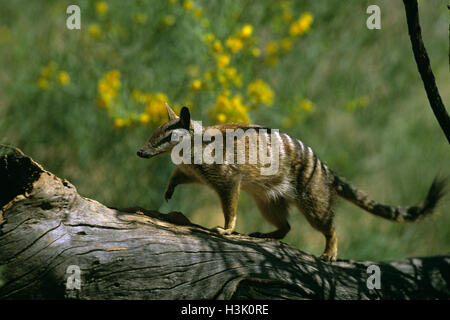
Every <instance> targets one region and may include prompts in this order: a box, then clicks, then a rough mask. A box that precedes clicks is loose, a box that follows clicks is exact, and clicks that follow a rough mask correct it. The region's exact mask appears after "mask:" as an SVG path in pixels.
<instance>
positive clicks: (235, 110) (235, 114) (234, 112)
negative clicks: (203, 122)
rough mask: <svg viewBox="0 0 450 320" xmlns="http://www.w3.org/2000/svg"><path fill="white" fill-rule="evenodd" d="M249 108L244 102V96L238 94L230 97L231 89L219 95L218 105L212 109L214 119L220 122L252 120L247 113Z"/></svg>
mask: <svg viewBox="0 0 450 320" xmlns="http://www.w3.org/2000/svg"><path fill="white" fill-rule="evenodd" d="M247 110H248V108H247V107H246V106H245V105H243V104H242V97H241V96H240V95H236V96H234V97H230V94H229V91H224V92H222V93H221V94H219V95H218V96H217V100H216V105H215V106H214V108H213V109H211V111H210V116H211V119H213V121H217V122H219V123H225V122H226V121H228V122H247V123H248V122H250V119H249V117H248V113H247Z"/></svg>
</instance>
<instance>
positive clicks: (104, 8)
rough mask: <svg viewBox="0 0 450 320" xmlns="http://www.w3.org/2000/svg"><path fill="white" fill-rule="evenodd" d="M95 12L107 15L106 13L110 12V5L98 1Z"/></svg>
mask: <svg viewBox="0 0 450 320" xmlns="http://www.w3.org/2000/svg"><path fill="white" fill-rule="evenodd" d="M95 10H97V12H98V13H99V14H105V13H106V11H108V4H107V3H106V2H105V1H97V2H96V3H95Z"/></svg>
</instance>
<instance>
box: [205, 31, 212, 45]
mask: <svg viewBox="0 0 450 320" xmlns="http://www.w3.org/2000/svg"><path fill="white" fill-rule="evenodd" d="M213 41H214V35H213V34H212V33H207V34H205V42H207V43H212V42H213Z"/></svg>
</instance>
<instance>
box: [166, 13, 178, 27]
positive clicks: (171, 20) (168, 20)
mask: <svg viewBox="0 0 450 320" xmlns="http://www.w3.org/2000/svg"><path fill="white" fill-rule="evenodd" d="M163 23H164V25H165V26H167V27H171V26H173V25H174V24H175V18H174V16H170V15H168V16H165V17H164V19H163Z"/></svg>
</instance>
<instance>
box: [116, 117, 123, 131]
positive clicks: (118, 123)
mask: <svg viewBox="0 0 450 320" xmlns="http://www.w3.org/2000/svg"><path fill="white" fill-rule="evenodd" d="M124 125H125V120H124V119H122V118H115V119H114V127H115V128H116V129H120V128H122V127H123V126H124Z"/></svg>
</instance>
